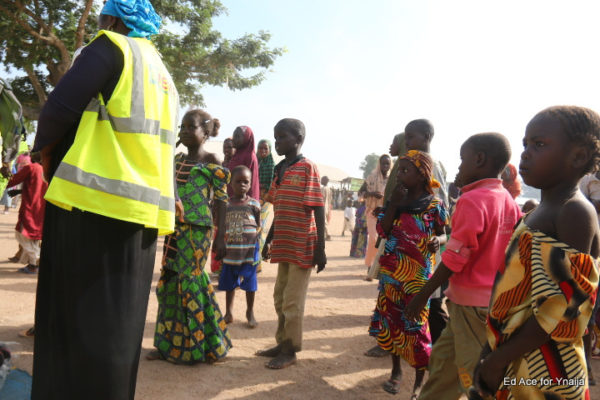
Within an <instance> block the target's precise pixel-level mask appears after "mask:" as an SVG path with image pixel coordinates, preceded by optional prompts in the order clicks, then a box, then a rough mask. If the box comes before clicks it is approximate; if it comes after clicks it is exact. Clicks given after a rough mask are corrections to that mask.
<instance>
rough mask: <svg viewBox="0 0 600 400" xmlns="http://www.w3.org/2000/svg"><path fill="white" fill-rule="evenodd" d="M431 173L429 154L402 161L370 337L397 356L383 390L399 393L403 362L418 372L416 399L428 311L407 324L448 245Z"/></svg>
mask: <svg viewBox="0 0 600 400" xmlns="http://www.w3.org/2000/svg"><path fill="white" fill-rule="evenodd" d="M432 173H433V161H432V160H431V157H430V156H429V155H428V154H427V153H424V152H421V151H417V150H410V151H409V152H408V153H407V154H406V155H405V156H404V157H401V158H400V159H399V160H398V176H397V179H398V182H397V184H396V188H395V189H394V192H393V194H392V196H391V198H390V202H389V203H388V205H387V206H386V208H385V209H384V210H383V211H382V212H381V213H380V214H379V217H378V221H377V233H378V234H379V235H380V236H381V237H383V238H384V239H386V243H385V249H384V252H383V255H382V256H381V257H380V258H379V263H380V264H381V268H380V275H379V295H378V298H377V305H376V308H375V311H374V313H373V317H372V319H371V325H370V327H369V334H370V335H371V336H374V337H375V338H376V339H377V345H378V346H379V347H380V348H381V349H383V350H386V351H388V352H390V353H391V354H392V373H391V377H390V379H389V380H388V381H386V382H385V383H384V385H383V389H384V390H385V391H387V392H390V393H398V391H399V390H400V378H401V375H402V372H401V369H400V358H401V357H402V358H403V359H404V360H405V361H406V362H407V363H408V364H410V365H411V366H412V367H413V368H415V370H416V378H415V383H414V387H413V395H416V393H418V392H419V390H420V387H421V385H422V383H423V376H424V373H425V368H426V367H427V365H428V363H429V355H430V353H431V336H430V333H429V324H428V313H429V308H426V309H425V310H424V311H423V312H422V313H421V314H420V316H419V318H418V319H417V321H408V320H407V319H406V318H405V316H404V310H405V308H406V306H407V305H408V303H409V302H410V300H411V299H412V298H413V297H414V296H415V294H417V293H418V292H419V290H420V289H421V288H422V287H423V286H424V285H425V283H426V282H427V281H428V280H429V278H430V277H431V274H432V269H433V267H434V265H435V253H436V252H437V250H438V249H439V247H440V245H442V244H444V243H445V242H446V235H445V234H444V226H445V225H446V222H447V212H446V208H445V206H444V203H443V202H442V201H441V200H439V199H437V198H436V197H435V196H434V195H433V189H434V188H436V187H437V186H439V183H438V182H437V181H436V180H435V179H433V175H432ZM407 343H410V345H407Z"/></svg>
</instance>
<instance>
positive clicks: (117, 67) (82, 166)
mask: <svg viewBox="0 0 600 400" xmlns="http://www.w3.org/2000/svg"><path fill="white" fill-rule="evenodd" d="M160 22H161V21H160V17H159V16H158V15H157V14H156V12H155V11H154V8H153V7H152V5H151V4H150V3H149V2H148V0H108V1H106V3H105V5H104V8H103V9H102V11H101V15H100V18H99V26H100V29H101V30H100V32H99V33H98V35H97V36H96V37H95V38H94V39H93V41H92V42H91V43H89V44H88V45H87V46H86V47H84V48H83V50H82V51H81V53H80V54H79V55H78V57H77V58H76V60H75V61H74V63H73V66H72V67H71V69H70V70H69V71H68V72H67V73H66V74H65V75H64V77H63V78H62V79H61V81H60V82H59V83H58V85H57V86H56V88H55V89H54V91H53V92H52V93H51V94H50V95H49V96H48V101H47V103H46V104H45V106H44V108H43V110H42V112H41V114H40V118H39V123H38V132H37V136H36V140H35V144H34V149H33V150H34V151H40V152H41V153H42V157H43V165H44V172H45V175H46V177H47V179H49V188H48V192H47V195H46V200H47V207H46V215H45V226H44V231H43V241H42V250H41V259H40V271H39V281H38V289H37V302H36V315H35V345H34V367H33V389H32V399H34V400H35V399H42V398H43V399H103V400H105V399H133V398H134V394H135V382H136V376H137V368H138V362H139V354H140V348H141V340H142V335H143V331H144V324H145V320H146V309H147V306H148V297H149V292H150V285H151V281H152V272H153V268H154V259H155V253H156V241H157V236H158V235H159V234H166V233H169V232H171V231H172V230H173V226H174V218H175V214H174V209H175V199H174V191H173V155H174V144H175V132H176V126H177V121H178V116H177V110H178V96H177V90H176V89H175V86H174V84H173V81H172V79H171V76H170V74H169V72H168V71H167V69H166V68H165V66H164V64H163V62H162V61H161V58H160V55H159V54H158V52H157V51H156V49H155V48H154V46H153V45H152V43H151V42H150V41H149V40H148V36H150V35H153V34H156V33H158V28H159V27H160Z"/></svg>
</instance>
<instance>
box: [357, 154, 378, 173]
mask: <svg viewBox="0 0 600 400" xmlns="http://www.w3.org/2000/svg"><path fill="white" fill-rule="evenodd" d="M378 162H379V155H378V154H375V153H371V154H367V155H366V156H365V159H364V160H363V161H362V162H361V163H360V166H359V167H358V168H359V169H360V170H361V171H362V172H363V179H367V177H368V176H369V175H370V174H371V172H373V170H374V169H375V167H376V166H377V163H378Z"/></svg>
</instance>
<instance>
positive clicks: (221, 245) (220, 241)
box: [213, 199, 227, 260]
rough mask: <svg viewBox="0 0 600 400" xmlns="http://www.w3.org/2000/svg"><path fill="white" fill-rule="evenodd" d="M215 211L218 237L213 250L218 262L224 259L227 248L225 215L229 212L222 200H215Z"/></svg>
mask: <svg viewBox="0 0 600 400" xmlns="http://www.w3.org/2000/svg"><path fill="white" fill-rule="evenodd" d="M213 210H214V214H215V219H216V224H215V225H216V226H217V236H216V237H215V241H214V242H213V250H214V252H215V258H216V259H217V260H221V259H223V257H225V253H226V252H227V248H226V247H225V214H226V212H227V203H226V202H224V201H222V200H216V199H215V200H214V203H213Z"/></svg>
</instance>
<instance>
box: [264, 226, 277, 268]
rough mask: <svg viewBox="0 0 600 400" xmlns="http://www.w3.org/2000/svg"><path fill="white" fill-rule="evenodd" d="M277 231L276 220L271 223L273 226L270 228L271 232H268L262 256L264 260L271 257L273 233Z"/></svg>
mask: <svg viewBox="0 0 600 400" xmlns="http://www.w3.org/2000/svg"><path fill="white" fill-rule="evenodd" d="M274 231H275V221H273V223H272V224H271V228H270V229H269V233H267V238H266V239H265V244H264V245H263V249H262V253H261V256H262V258H263V260H268V259H269V258H271V241H272V240H273V233H274Z"/></svg>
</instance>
